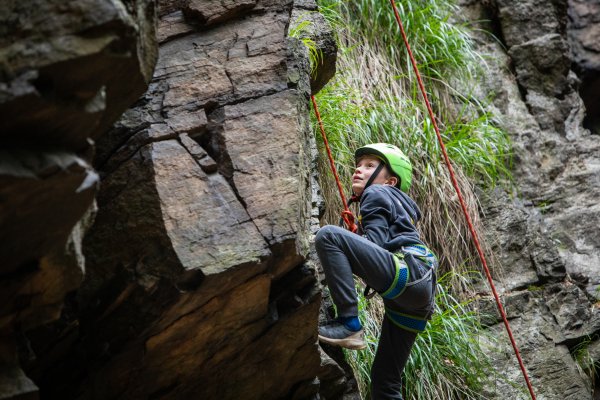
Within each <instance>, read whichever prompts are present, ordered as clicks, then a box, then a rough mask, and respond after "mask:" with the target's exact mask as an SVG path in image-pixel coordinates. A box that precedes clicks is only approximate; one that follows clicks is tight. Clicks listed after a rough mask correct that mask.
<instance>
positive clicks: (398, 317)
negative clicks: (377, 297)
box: [311, 0, 536, 400]
mask: <svg viewBox="0 0 600 400" xmlns="http://www.w3.org/2000/svg"><path fill="white" fill-rule="evenodd" d="M389 1H390V4H391V6H392V9H393V11H394V17H395V19H396V22H397V23H398V27H399V28H400V33H401V35H402V40H403V41H404V45H405V46H406V50H407V52H408V56H409V58H410V62H411V65H412V68H413V71H414V73H415V76H416V78H417V82H418V85H419V89H420V91H421V94H422V96H423V101H424V102H425V106H426V107H427V111H428V113H429V118H430V119H431V122H432V124H433V128H434V130H435V134H436V136H437V139H438V142H439V144H440V148H441V150H442V155H443V157H444V162H445V164H446V167H447V168H448V172H449V174H450V179H451V181H452V186H453V187H454V190H455V191H456V194H457V196H458V200H459V202H460V206H461V208H462V211H463V214H464V216H465V219H466V221H467V225H468V226H469V231H470V233H471V237H472V238H473V242H474V244H475V247H476V249H477V254H478V255H479V259H480V260H481V264H482V266H483V269H484V271H485V275H486V277H487V280H488V282H489V284H490V288H491V290H492V293H493V295H494V299H495V301H496V305H497V307H498V311H499V312H500V315H501V316H502V321H503V323H504V326H505V328H506V331H507V333H508V337H509V339H510V343H511V345H512V347H513V350H514V353H515V356H516V357H517V360H518V362H519V367H520V369H521V372H522V374H523V377H524V378H525V382H526V384H527V388H528V389H529V394H530V395H531V399H532V400H536V397H535V393H534V391H533V387H532V386H531V382H530V380H529V376H528V374H527V370H526V369H525V365H524V364H523V360H522V358H521V354H520V353H519V349H518V347H517V344H516V342H515V339H514V337H513V334H512V330H511V329H510V325H509V323H508V319H507V318H506V313H505V311H504V307H503V306H502V302H501V301H500V297H499V296H498V293H497V291H496V286H495V285H494V282H493V280H492V275H491V273H490V270H489V268H488V266H487V261H486V259H485V255H484V254H483V250H482V249H481V245H480V243H479V239H478V236H477V233H476V231H475V228H474V226H473V223H472V221H471V217H470V216H469V213H468V211H467V207H466V205H465V201H464V198H463V196H462V192H461V190H460V187H459V186H458V182H457V180H456V176H455V174H454V169H453V167H452V164H451V163H450V158H449V157H448V153H447V151H446V145H445V144H444V141H443V139H442V135H441V134H440V130H439V128H438V126H437V123H436V120H435V115H434V114H433V109H432V108H431V104H430V103H429V99H428V97H427V92H426V91H425V87H424V85H423V81H422V79H421V74H420V73H419V69H418V67H417V62H416V61H415V58H414V56H413V53H412V50H411V48H410V45H409V43H408V38H407V36H406V32H405V31H404V26H403V24H402V21H401V20H400V15H399V13H398V8H397V7H396V2H395V1H394V0H389ZM311 100H312V104H313V107H314V109H315V115H316V117H317V121H318V122H319V127H320V129H321V135H322V136H323V141H324V143H325V148H326V149H327V154H328V156H329V163H330V166H331V170H332V172H333V175H334V177H335V180H336V183H337V186H338V190H339V192H340V197H341V198H342V203H343V205H344V211H342V219H343V221H344V222H345V223H346V226H347V227H348V229H349V230H350V231H352V232H354V233H356V231H357V227H356V224H355V223H354V221H355V218H354V215H353V214H352V212H351V211H350V209H349V208H348V203H347V202H346V197H345V196H344V192H343V189H342V184H341V182H340V179H339V177H338V174H337V170H336V168H335V164H334V161H333V156H332V155H331V150H330V148H329V143H328V141H327V135H326V134H325V129H324V128H323V122H322V121H321V115H320V114H319V110H318V107H317V102H316V100H315V97H314V96H311ZM355 200H356V199H355ZM394 258H395V259H396V261H397V263H398V262H399V260H398V257H394ZM396 265H397V272H396V279H395V280H394V282H395V283H396V285H398V282H400V283H402V282H408V278H409V276H408V269H406V273H405V274H401V271H400V270H401V269H400V268H398V264H396ZM404 275H406V278H405V277H404ZM405 285H406V283H405V284H404V286H405ZM396 290H398V289H395V286H394V285H392V292H388V291H389V289H388V291H386V292H384V294H386V296H389V295H392V294H395V292H396ZM402 290H403V288H401V289H400V293H398V294H397V295H396V296H398V295H400V294H401V293H402ZM386 313H388V315H389V316H390V319H391V320H392V322H393V323H395V324H396V325H399V326H401V327H403V328H407V329H409V330H413V331H415V332H420V331H422V330H423V329H425V324H426V320H425V319H418V318H414V317H411V316H407V315H406V314H401V313H398V312H396V311H393V310H388V309H387V308H386Z"/></svg>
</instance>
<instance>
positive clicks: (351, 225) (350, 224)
mask: <svg viewBox="0 0 600 400" xmlns="http://www.w3.org/2000/svg"><path fill="white" fill-rule="evenodd" d="M342 219H343V220H344V223H345V224H346V227H347V228H348V230H349V231H350V232H352V233H356V232H358V226H357V225H356V222H354V221H355V220H356V217H355V216H354V214H352V211H350V210H344V211H342Z"/></svg>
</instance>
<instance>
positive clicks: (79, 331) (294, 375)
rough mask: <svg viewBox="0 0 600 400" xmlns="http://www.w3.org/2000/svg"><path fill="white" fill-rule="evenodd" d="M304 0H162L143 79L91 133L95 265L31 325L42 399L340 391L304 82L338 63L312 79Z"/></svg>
mask: <svg viewBox="0 0 600 400" xmlns="http://www.w3.org/2000/svg"><path fill="white" fill-rule="evenodd" d="M308 7H309V8H310V5H309V6H308ZM296 12H297V11H293V9H292V3H291V2H290V1H275V0H249V1H195V0H189V1H176V0H173V1H162V2H160V3H159V8H158V14H159V22H158V32H157V37H158V41H159V45H160V46H159V57H158V61H157V64H156V68H155V70H154V74H153V77H152V80H151V82H150V85H149V87H148V90H147V91H146V93H145V94H144V95H143V96H142V97H141V98H140V99H139V100H138V102H137V103H136V104H135V106H134V107H133V108H131V109H130V110H128V111H127V112H125V114H124V115H123V116H122V118H121V119H120V120H119V121H118V122H117V123H116V124H115V125H114V126H113V128H112V129H111V130H110V131H109V132H108V133H107V134H106V135H103V136H101V137H100V138H99V139H98V144H97V145H98V151H97V154H96V158H95V166H96V167H97V168H98V170H99V171H100V175H101V177H102V187H101V190H100V192H99V193H98V197H97V203H98V212H97V215H96V218H95V222H94V225H93V226H92V227H91V228H90V230H89V232H88V234H87V235H86V237H85V240H84V247H83V252H84V254H85V257H86V277H85V280H84V281H83V284H82V286H81V288H80V289H79V290H78V291H77V294H76V296H73V298H72V299H70V301H69V302H68V304H67V309H66V310H65V312H64V313H63V316H62V318H61V320H60V321H58V322H57V323H54V324H51V325H47V326H44V327H42V328H39V329H37V330H34V331H31V332H29V333H28V340H29V342H28V346H29V347H30V348H31V351H32V353H33V354H35V357H36V359H35V360H32V361H31V362H29V363H27V373H28V374H29V376H30V377H31V378H32V379H33V380H34V381H35V382H36V383H37V384H38V385H40V388H41V392H42V394H44V395H45V396H48V398H58V397H61V398H80V399H96V398H97V399H117V398H120V399H122V398H127V399H147V398H156V399H158V398H160V399H182V398H201V399H241V398H243V399H278V398H294V399H304V398H314V397H315V396H316V395H317V393H318V392H319V391H326V392H328V393H329V392H335V391H336V390H339V389H336V387H340V386H339V385H340V379H342V380H343V374H342V372H341V371H338V370H336V369H335V367H332V366H331V365H329V364H328V363H327V362H326V361H324V362H323V366H321V364H322V361H321V354H320V349H319V347H318V345H317V340H316V332H317V330H316V324H317V320H318V312H319V306H320V288H319V285H318V282H317V280H316V276H315V270H314V268H313V267H311V264H310V262H309V260H308V256H309V238H310V232H311V228H310V223H311V219H312V220H313V221H314V220H315V218H314V216H315V212H314V211H313V210H312V203H313V189H312V188H311V170H310V168H311V165H312V162H313V158H314V142H313V139H312V133H311V129H310V125H309V119H308V117H309V109H308V105H309V95H310V93H311V91H316V90H318V88H317V87H316V86H315V84H314V82H316V81H317V78H318V77H319V76H323V73H324V72H322V71H326V70H329V71H332V70H334V68H333V67H332V66H331V65H330V63H327V64H323V65H322V66H321V68H320V69H319V70H318V71H317V74H316V75H315V78H314V79H313V87H312V88H311V82H310V79H309V67H310V66H309V62H308V56H307V51H306V49H305V47H304V46H303V45H302V44H301V43H300V41H299V40H297V39H293V38H288V37H287V29H288V26H289V24H290V18H295V17H294V16H295V15H296ZM311 12H315V11H314V8H313V9H312V11H311ZM315 18H316V17H315ZM321 18H322V17H321ZM328 32H329V35H330V34H331V32H330V30H329V31H328ZM318 34H319V35H322V36H323V37H325V36H327V31H326V32H323V31H322V30H318ZM315 35H316V33H315ZM329 40H330V42H329V43H331V38H330V39H329ZM333 53H334V54H335V49H334V50H333ZM334 60H335V59H334V58H333V61H330V62H334ZM319 79H320V81H319V82H321V83H320V84H321V85H322V84H324V82H325V81H326V79H328V78H319ZM319 375H322V377H323V378H322V382H328V381H330V382H332V384H331V385H329V386H328V387H325V386H323V385H321V384H320V383H321V381H320V380H319V379H318V376H319ZM341 383H343V382H341ZM336 385H337V386H336Z"/></svg>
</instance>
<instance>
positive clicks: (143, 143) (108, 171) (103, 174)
mask: <svg viewBox="0 0 600 400" xmlns="http://www.w3.org/2000/svg"><path fill="white" fill-rule="evenodd" d="M138 133H139V132H138ZM134 136H135V135H134ZM134 136H131V137H130V138H129V140H133V139H134ZM177 136H178V135H177V134H176V133H170V134H166V135H165V136H160V137H158V138H148V139H146V140H143V141H141V142H140V143H139V144H138V145H135V146H134V147H133V150H132V151H131V155H129V156H128V157H126V158H125V159H123V160H122V161H120V162H119V163H117V164H116V165H111V166H110V167H111V168H109V169H106V170H103V171H100V174H101V177H102V179H104V178H106V177H107V176H108V175H110V174H111V173H112V172H114V171H116V170H117V169H119V167H121V166H122V165H123V164H126V163H127V162H128V161H130V160H131V159H132V158H133V157H135V155H136V154H137V153H138V152H139V151H140V149H141V148H142V147H144V146H146V145H148V144H151V143H158V142H162V141H165V140H171V139H176V138H177ZM129 140H128V141H129ZM126 144H127V142H125V145H126ZM122 147H123V146H121V147H119V149H117V151H115V152H114V154H113V155H116V154H117V153H118V150H120V149H121V148H122ZM123 151H126V150H123ZM111 158H112V157H111ZM109 161H110V158H109V159H107V161H106V162H105V164H104V165H106V164H108V162H109Z"/></svg>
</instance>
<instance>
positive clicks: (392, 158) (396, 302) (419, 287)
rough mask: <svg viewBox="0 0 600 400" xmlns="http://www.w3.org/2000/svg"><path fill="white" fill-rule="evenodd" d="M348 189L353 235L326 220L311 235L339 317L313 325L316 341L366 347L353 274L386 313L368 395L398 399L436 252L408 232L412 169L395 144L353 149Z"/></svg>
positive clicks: (425, 315) (428, 303) (428, 302)
mask: <svg viewBox="0 0 600 400" xmlns="http://www.w3.org/2000/svg"><path fill="white" fill-rule="evenodd" d="M355 159H356V170H355V172H354V175H353V176H352V191H353V192H354V195H355V197H357V198H359V199H360V213H359V217H358V224H359V226H358V234H354V233H351V232H350V231H347V230H345V229H343V228H340V227H337V226H333V225H327V226H324V227H322V228H321V229H320V230H319V232H318V233H317V236H316V238H315V245H316V250H317V254H318V256H319V259H320V261H321V264H322V266H323V270H324V271H325V278H326V280H327V285H328V286H329V290H330V293H331V298H332V300H333V302H334V303H335V305H336V307H337V313H338V318H337V319H336V320H334V321H333V322H330V323H328V324H327V325H326V326H322V327H319V340H320V341H321V342H324V343H328V344H331V345H336V346H341V347H345V348H348V349H362V348H364V347H365V346H366V343H365V341H364V338H363V328H362V325H361V322H360V321H359V319H358V300H357V294H356V289H355V286H354V279H353V276H352V275H353V274H355V275H358V276H359V277H361V278H362V280H363V281H364V282H365V283H366V284H367V285H368V286H369V287H371V288H373V289H374V290H375V291H376V292H378V293H379V294H380V295H381V297H382V298H383V303H384V305H385V318H384V319H383V323H382V326H381V335H380V338H379V346H378V348H377V354H376V355H375V360H374V362H373V366H372V368H371V398H372V399H373V400H380V399H402V377H401V375H402V370H403V369H404V366H405V364H406V361H407V360H408V356H409V354H410V350H411V347H412V346H413V343H414V341H415V339H416V336H417V333H418V332H422V331H423V330H424V329H425V325H426V323H427V320H428V319H429V318H430V317H431V314H432V313H433V304H434V290H435V273H434V268H435V267H436V266H437V260H436V258H435V256H434V255H433V254H432V253H431V251H429V249H427V247H425V245H424V243H423V242H422V241H421V239H420V238H419V234H418V232H417V231H416V229H415V226H414V225H415V223H416V222H417V221H418V220H419V218H420V217H421V213H420V211H419V208H418V207H417V205H416V204H415V202H414V201H413V200H412V199H411V198H410V197H408V195H407V194H406V192H407V191H408V189H409V187H410V184H411V179H412V167H411V164H410V161H409V160H408V158H407V157H406V156H405V155H404V153H402V151H401V150H400V149H399V148H397V147H396V146H394V145H391V144H386V143H374V144H369V145H366V146H364V147H361V148H359V149H358V150H356V153H355Z"/></svg>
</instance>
